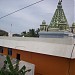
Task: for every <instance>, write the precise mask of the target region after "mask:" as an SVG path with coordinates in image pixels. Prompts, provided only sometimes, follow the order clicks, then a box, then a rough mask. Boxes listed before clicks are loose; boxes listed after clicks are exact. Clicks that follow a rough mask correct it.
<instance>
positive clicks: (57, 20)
mask: <svg viewBox="0 0 75 75" xmlns="http://www.w3.org/2000/svg"><path fill="white" fill-rule="evenodd" d="M50 28H59V30H67V29H68V28H69V25H68V22H67V19H66V16H65V13H64V10H63V8H62V0H59V2H58V5H57V9H56V11H55V13H54V15H53V18H52V20H51V22H50V25H49V26H48V30H50Z"/></svg>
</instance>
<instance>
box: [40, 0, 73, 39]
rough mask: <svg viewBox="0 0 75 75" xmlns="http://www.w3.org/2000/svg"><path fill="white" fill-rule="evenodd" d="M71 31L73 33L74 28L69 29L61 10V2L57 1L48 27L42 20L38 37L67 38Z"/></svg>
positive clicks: (60, 0)
mask: <svg viewBox="0 0 75 75" xmlns="http://www.w3.org/2000/svg"><path fill="white" fill-rule="evenodd" d="M71 31H74V26H73V27H69V24H68V21H67V18H66V16H65V13H64V10H63V8H62V0H59V2H58V5H57V9H56V10H55V13H54V15H53V17H52V20H51V22H50V24H49V25H47V24H46V22H45V20H43V22H42V24H41V25H40V32H39V36H40V37H55V38H56V37H65V36H68V35H69V33H70V32H71Z"/></svg>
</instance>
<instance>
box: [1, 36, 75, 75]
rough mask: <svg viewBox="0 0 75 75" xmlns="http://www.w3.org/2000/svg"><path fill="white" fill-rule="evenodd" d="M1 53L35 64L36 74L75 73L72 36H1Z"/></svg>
mask: <svg viewBox="0 0 75 75" xmlns="http://www.w3.org/2000/svg"><path fill="white" fill-rule="evenodd" d="M72 50H73V53H72ZM0 54H3V55H10V56H11V57H12V58H17V59H19V60H23V61H26V62H29V63H32V64H35V75H75V47H74V40H73V39H71V38H67V39H66V38H65V39H62V38H60V39H55V38H54V39H53V38H52V39H51V38H48V39H47V38H42V39H41V38H37V39H36V38H23V37H22V38H12V37H11V38H8V37H7V38H5V37H4V38H3V37H2V38H1V37H0ZM71 56H72V57H71Z"/></svg>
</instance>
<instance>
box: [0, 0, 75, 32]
mask: <svg viewBox="0 0 75 75" xmlns="http://www.w3.org/2000/svg"><path fill="white" fill-rule="evenodd" d="M36 1H37V0H0V17H2V16H4V15H6V14H8V13H11V12H13V11H15V10H17V9H20V8H22V7H25V6H27V5H29V4H31V3H34V2H36ZM38 1H39V0H38ZM58 1H59V0H44V1H43V2H41V3H39V4H36V5H34V6H31V7H29V8H27V9H24V10H22V11H19V12H17V13H14V14H12V15H10V16H8V17H6V18H3V19H1V20H0V29H3V30H6V31H8V32H10V30H11V24H12V32H13V33H21V32H22V31H25V30H26V31H28V30H29V29H30V28H35V29H37V28H38V27H39V26H40V24H41V23H42V21H43V20H46V22H47V24H49V23H50V21H51V18H52V16H53V14H54V12H55V9H56V8H57V3H58ZM62 6H63V9H64V12H65V15H66V17H67V20H68V23H69V25H70V26H71V25H72V23H73V22H74V11H75V10H74V6H75V5H74V0H63V2H62Z"/></svg>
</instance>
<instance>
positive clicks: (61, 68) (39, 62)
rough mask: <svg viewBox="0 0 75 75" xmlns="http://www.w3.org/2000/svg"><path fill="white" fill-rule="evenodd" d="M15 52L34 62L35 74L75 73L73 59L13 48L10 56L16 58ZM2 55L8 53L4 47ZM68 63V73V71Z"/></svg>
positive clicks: (22, 57) (73, 74)
mask: <svg viewBox="0 0 75 75" xmlns="http://www.w3.org/2000/svg"><path fill="white" fill-rule="evenodd" d="M17 53H18V54H20V59H21V60H24V61H27V62H30V63H32V64H35V75H75V59H73V60H70V59H67V58H62V57H56V56H50V55H44V54H39V53H33V52H28V51H22V50H17V49H13V50H12V56H11V57H13V58H16V56H17ZM3 54H4V55H8V51H7V48H4V51H3ZM69 64H70V74H69V73H68V69H69Z"/></svg>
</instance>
